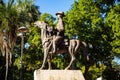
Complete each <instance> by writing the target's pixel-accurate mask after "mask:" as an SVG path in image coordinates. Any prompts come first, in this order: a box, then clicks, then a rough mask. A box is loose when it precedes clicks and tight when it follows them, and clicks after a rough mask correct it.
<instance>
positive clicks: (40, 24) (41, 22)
mask: <svg viewBox="0 0 120 80" xmlns="http://www.w3.org/2000/svg"><path fill="white" fill-rule="evenodd" d="M34 25H35V26H37V27H39V28H41V29H46V26H47V25H48V24H47V23H45V22H44V21H36V22H35V23H34Z"/></svg>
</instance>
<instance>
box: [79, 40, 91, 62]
mask: <svg viewBox="0 0 120 80" xmlns="http://www.w3.org/2000/svg"><path fill="white" fill-rule="evenodd" d="M80 44H81V45H82V46H83V53H84V54H83V55H84V58H85V60H87V61H89V56H88V45H87V43H85V42H84V41H80Z"/></svg>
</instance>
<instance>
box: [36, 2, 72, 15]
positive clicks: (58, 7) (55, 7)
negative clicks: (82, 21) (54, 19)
mask: <svg viewBox="0 0 120 80" xmlns="http://www.w3.org/2000/svg"><path fill="white" fill-rule="evenodd" d="M73 3H74V0H35V5H37V6H39V10H40V12H41V13H49V14H52V15H53V16H55V14H56V13H57V12H58V11H63V12H66V11H68V10H69V9H70V8H71V5H72V4H73Z"/></svg>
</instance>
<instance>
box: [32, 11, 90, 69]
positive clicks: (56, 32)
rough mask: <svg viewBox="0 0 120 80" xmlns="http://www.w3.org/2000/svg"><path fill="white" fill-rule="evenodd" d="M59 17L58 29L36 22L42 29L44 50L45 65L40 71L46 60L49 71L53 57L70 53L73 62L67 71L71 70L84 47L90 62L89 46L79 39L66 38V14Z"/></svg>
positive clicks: (61, 13)
mask: <svg viewBox="0 0 120 80" xmlns="http://www.w3.org/2000/svg"><path fill="white" fill-rule="evenodd" d="M56 16H57V17H58V23H57V26H56V28H54V27H50V26H49V24H48V23H46V22H45V21H36V22H35V23H34V25H35V26H37V27H39V28H40V29H41V40H42V46H43V49H44V58H43V63H42V66H41V68H40V69H43V68H44V66H45V62H46V60H48V66H49V68H48V69H51V68H52V67H51V59H52V57H51V55H55V54H62V53H69V54H70V57H71V61H70V63H69V65H68V66H67V67H66V68H65V69H69V68H70V67H71V65H72V63H73V61H74V60H75V54H76V53H77V51H78V49H79V48H80V46H83V53H84V57H85V58H84V59H85V60H89V57H88V56H87V44H86V43H85V42H83V41H80V40H78V39H70V38H66V37H65V36H64V32H65V29H64V23H63V20H62V18H63V17H64V16H65V15H64V12H58V13H56Z"/></svg>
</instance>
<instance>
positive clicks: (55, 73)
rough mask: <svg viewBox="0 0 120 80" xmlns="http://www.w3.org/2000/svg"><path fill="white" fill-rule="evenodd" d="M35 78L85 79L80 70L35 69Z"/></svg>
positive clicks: (58, 79)
mask: <svg viewBox="0 0 120 80" xmlns="http://www.w3.org/2000/svg"><path fill="white" fill-rule="evenodd" d="M34 80H85V79H84V77H83V74H82V72H81V71H80V70H35V71H34Z"/></svg>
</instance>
